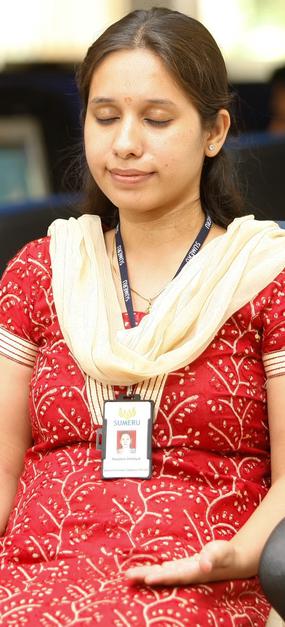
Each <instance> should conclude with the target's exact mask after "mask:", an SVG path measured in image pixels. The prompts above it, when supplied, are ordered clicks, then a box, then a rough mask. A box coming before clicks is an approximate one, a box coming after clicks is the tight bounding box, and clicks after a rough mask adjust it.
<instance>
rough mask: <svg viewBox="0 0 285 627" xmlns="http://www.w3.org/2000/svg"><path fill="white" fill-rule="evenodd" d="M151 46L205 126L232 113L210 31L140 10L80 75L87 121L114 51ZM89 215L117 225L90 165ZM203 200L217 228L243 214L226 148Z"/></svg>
mask: <svg viewBox="0 0 285 627" xmlns="http://www.w3.org/2000/svg"><path fill="white" fill-rule="evenodd" d="M135 48H146V49H148V50H151V51H152V52H154V53H155V54H157V55H158V56H159V57H160V59H161V60H162V61H163V62H164V64H165V67H166V68H167V69H168V71H169V72H170V73H171V74H172V76H173V78H174V80H175V81H176V83H178V84H179V85H180V86H181V87H182V89H183V90H184V92H186V93H187V94H188V95H189V96H190V98H191V101H192V102H193V104H194V106H195V107H196V109H197V111H198V113H199V114H200V118H201V121H202V124H203V125H204V126H205V127H210V126H211V125H212V124H213V123H214V121H215V119H216V116H217V113H218V111H219V109H221V108H225V109H228V110H230V108H231V103H232V98H233V96H232V94H231V93H230V90H229V86H228V80H227V71H226V67H225V63H224V59H223V57H222V54H221V52H220V50H219V48H218V46H217V44H216V42H215V40H214V39H213V37H212V36H211V34H210V33H209V31H208V30H207V29H206V28H205V27H204V26H203V24H201V23H200V22H198V21H197V20H195V19H193V18H191V17H188V16H186V15H184V14H183V13H179V12H178V11H172V10H170V9H165V8H153V9H151V10H149V11H146V10H137V11H133V12H131V13H129V14H128V15H126V16H125V17H123V18H122V19H120V20H119V21H118V22H116V23H114V24H112V25H111V26H110V27H109V28H108V29H107V30H106V31H105V32H104V33H103V34H102V35H101V36H100V37H99V38H98V39H97V40H96V41H95V42H94V43H93V45H92V46H91V47H90V48H89V50H88V52H87V55H86V57H85V59H84V61H83V63H82V65H81V66H80V68H79V71H78V73H77V83H78V87H79V91H80V96H81V99H82V106H83V109H82V119H83V120H84V118H85V114H86V108H87V103H88V96H89V88H90V83H91V79H92V76H93V72H94V70H95V69H96V68H97V67H98V65H99V63H100V62H101V61H102V60H103V59H104V58H105V57H106V56H107V55H108V54H110V53H112V52H115V51H119V50H133V49H135ZM83 187H84V190H85V194H86V196H85V200H84V203H85V204H84V212H85V213H95V212H96V213H97V214H99V215H100V216H101V217H102V221H103V223H104V224H105V225H106V226H108V227H113V226H114V225H115V223H116V221H117V219H118V210H117V208H116V207H115V206H114V205H113V204H112V202H111V201H110V200H109V199H108V198H107V197H106V196H105V195H104V194H103V192H102V191H101V190H100V189H99V187H98V186H97V184H96V183H95V181H94V179H93V178H92V176H91V174H90V172H89V170H88V168H87V165H86V170H85V174H84V179H83ZM200 196H201V203H202V207H204V208H207V211H208V212H209V214H210V215H211V217H212V219H213V220H214V222H216V224H219V225H220V226H227V225H228V224H229V223H230V222H231V221H232V219H233V218H235V217H237V216H238V215H241V199H240V195H239V193H238V191H237V185H236V181H235V168H233V167H232V165H231V163H230V162H229V160H228V155H227V154H226V153H225V151H224V149H221V150H220V151H219V153H218V154H217V155H216V156H215V157H211V158H209V157H205V161H204V165H203V169H202V176H201V184H200Z"/></svg>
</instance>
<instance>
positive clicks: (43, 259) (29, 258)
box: [1, 237, 51, 287]
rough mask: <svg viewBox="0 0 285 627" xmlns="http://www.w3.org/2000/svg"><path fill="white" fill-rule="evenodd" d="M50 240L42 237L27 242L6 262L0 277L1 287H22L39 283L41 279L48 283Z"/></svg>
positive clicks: (49, 273) (49, 274)
mask: <svg viewBox="0 0 285 627" xmlns="http://www.w3.org/2000/svg"><path fill="white" fill-rule="evenodd" d="M49 246H50V238H49V237H43V238H40V239H37V240H32V241H31V242H28V243H27V244H25V246H23V248H21V249H20V250H19V251H18V252H17V253H16V255H15V256H14V257H13V258H12V259H11V260H10V261H9V262H8V264H7V267H6V269H5V271H4V273H3V275H2V277H1V287H3V285H7V284H9V285H11V283H15V284H17V285H21V286H23V285H24V284H25V283H27V284H33V283H40V282H41V277H42V276H44V277H45V281H46V280H47V278H48V280H49V281H50V277H51V262H50V253H49Z"/></svg>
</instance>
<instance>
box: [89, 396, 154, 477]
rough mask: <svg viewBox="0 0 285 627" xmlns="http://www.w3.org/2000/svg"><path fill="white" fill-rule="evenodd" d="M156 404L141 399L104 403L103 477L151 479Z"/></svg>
mask: <svg viewBox="0 0 285 627" xmlns="http://www.w3.org/2000/svg"><path fill="white" fill-rule="evenodd" d="M153 408H154V403H153V401H142V400H140V397H139V395H134V396H132V397H127V396H119V398H118V399H117V400H112V401H105V403H104V415H103V427H102V445H101V447H100V445H99V446H98V440H97V448H102V476H103V478H104V479H113V478H116V477H138V478H141V479H148V478H149V477H150V476H151V461H152V460H151V438H152V422H153Z"/></svg>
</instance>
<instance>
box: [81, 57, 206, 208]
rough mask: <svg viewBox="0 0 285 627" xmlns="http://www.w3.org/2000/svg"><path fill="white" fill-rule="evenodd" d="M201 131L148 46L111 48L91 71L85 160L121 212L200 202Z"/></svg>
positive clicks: (203, 133) (191, 108)
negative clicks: (111, 50) (117, 49)
mask: <svg viewBox="0 0 285 627" xmlns="http://www.w3.org/2000/svg"><path fill="white" fill-rule="evenodd" d="M208 136H209V132H207V131H206V130H205V129H202V126H201V122H200V117H199V114H198V112H197V111H196V109H195V108H194V106H193V105H192V104H191V102H190V100H189V98H188V97H187V95H186V94H185V93H184V91H183V90H182V89H181V88H180V87H179V86H177V85H176V84H175V82H174V80H173V78H172V76H171V74H170V73H169V72H168V70H167V69H166V68H165V66H164V65H163V63H162V61H161V60H160V58H159V57H158V56H156V55H155V54H153V53H152V52H150V51H149V50H147V49H144V48H138V49H135V50H123V51H119V52H114V53H111V54H109V55H108V56H107V57H106V59H104V60H103V61H102V63H101V64H100V65H99V66H98V68H97V69H96V70H95V72H94V74H93V78H92V81H91V86H90V93H89V102H88V108H87V114H86V120H85V148H86V157H87V162H88V165H89V168H90V171H91V173H92V175H93V177H94V179H95V181H96V183H97V184H98V185H99V187H100V188H101V189H102V191H103V192H104V194H105V195H106V196H107V197H108V198H109V199H110V200H111V201H112V202H113V203H114V205H116V206H117V207H118V208H119V209H120V210H121V211H131V212H148V211H152V210H155V211H157V210H160V211H162V212H165V211H168V210H171V209H172V208H175V207H178V206H180V205H182V206H183V205H185V204H186V205H187V204H188V203H190V202H193V200H196V199H199V196H200V193H199V185H200V176H201V170H202V165H203V161H204V157H205V150H206V146H207V137H208Z"/></svg>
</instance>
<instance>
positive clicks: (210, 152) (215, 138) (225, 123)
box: [205, 109, 231, 157]
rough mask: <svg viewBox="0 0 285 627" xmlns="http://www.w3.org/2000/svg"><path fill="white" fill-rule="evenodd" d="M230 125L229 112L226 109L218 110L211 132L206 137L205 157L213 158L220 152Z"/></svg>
mask: <svg viewBox="0 0 285 627" xmlns="http://www.w3.org/2000/svg"><path fill="white" fill-rule="evenodd" d="M230 125H231V118H230V114H229V112H228V111H227V109H220V111H218V113H217V117H216V120H215V122H214V124H213V126H212V128H211V130H210V131H209V132H208V133H207V136H206V146H205V155H206V156H207V157H215V156H216V155H217V154H218V152H219V151H220V150H221V148H222V146H223V144H224V143H225V140H226V137H227V134H228V130H229V128H230Z"/></svg>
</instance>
